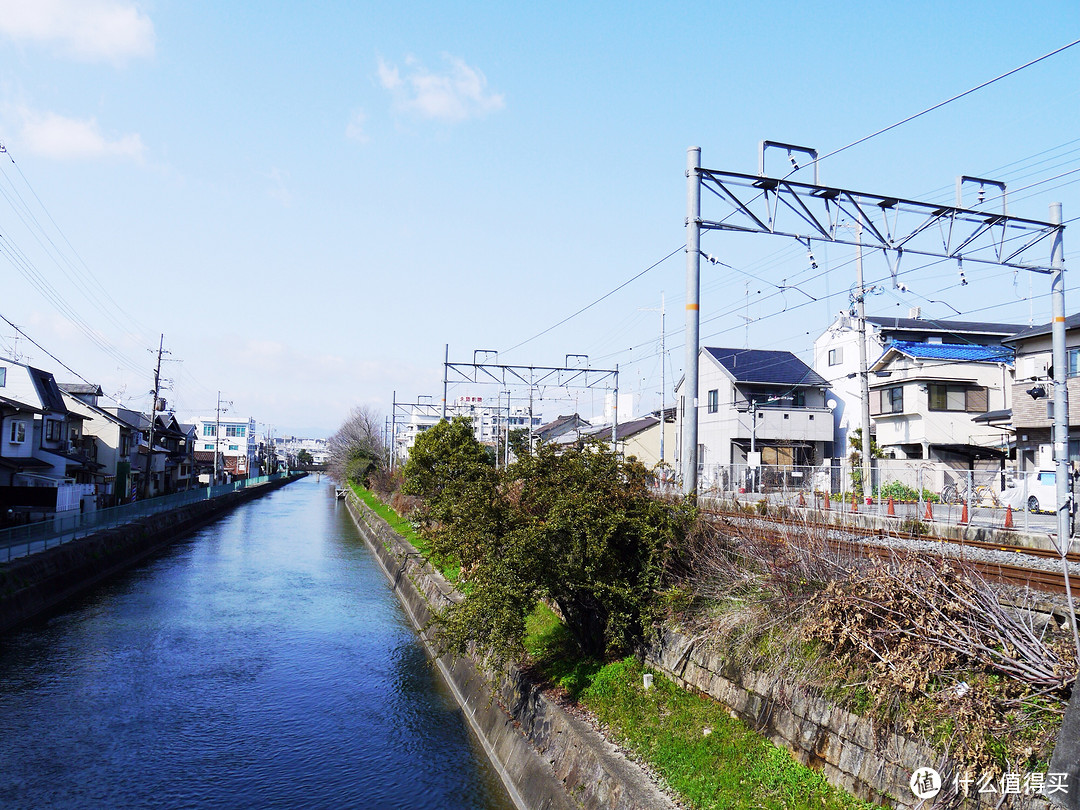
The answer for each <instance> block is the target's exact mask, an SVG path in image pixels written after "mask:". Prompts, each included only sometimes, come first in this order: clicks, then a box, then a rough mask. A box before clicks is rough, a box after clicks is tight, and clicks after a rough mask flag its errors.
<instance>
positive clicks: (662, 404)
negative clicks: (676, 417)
mask: <svg viewBox="0 0 1080 810" xmlns="http://www.w3.org/2000/svg"><path fill="white" fill-rule="evenodd" d="M641 311H642V312H659V313H660V463H661V464H662V463H663V462H664V409H665V406H666V404H667V403H666V396H667V378H666V377H665V376H664V363H665V362H666V360H667V356H666V354H665V352H664V293H663V291H661V292H660V309H656V308H655V307H641Z"/></svg>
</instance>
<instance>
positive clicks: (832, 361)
mask: <svg viewBox="0 0 1080 810" xmlns="http://www.w3.org/2000/svg"><path fill="white" fill-rule="evenodd" d="M843 362H844V348H843V347H842V346H840V347H837V348H835V349H829V365H830V366H838V365H840V364H841V363H843Z"/></svg>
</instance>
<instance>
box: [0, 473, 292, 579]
mask: <svg viewBox="0 0 1080 810" xmlns="http://www.w3.org/2000/svg"><path fill="white" fill-rule="evenodd" d="M287 477H288V475H287V474H286V473H275V474H273V475H260V476H257V477H255V478H246V479H244V480H242V481H233V482H232V483H229V484H218V485H217V486H213V487H200V488H199V489H189V490H187V491H186V492H174V493H173V494H172V495H162V496H161V497H159V498H149V499H147V500H144V501H135V502H134V503H126V504H123V505H121V506H112V507H109V508H108V509H95V510H94V511H91V512H72V513H70V514H68V513H60V514H58V515H56V516H55V517H53V518H50V519H48V520H44V521H39V522H37V523H28V524H26V525H24V526H12V527H10V528H7V529H0V559H2V560H3V561H4V562H8V561H10V560H11V559H12V558H14V557H22V556H25V555H28V554H32V553H35V552H38V551H44V550H45V549H47V548H52V547H53V546H58V545H60V544H61V543H67V542H69V541H71V540H75V539H77V538H79V537H85V536H86V535H88V534H93V533H94V532H99V531H101V530H103V529H110V528H113V527H114V526H122V525H124V524H126V523H131V522H133V521H136V520H138V519H139V518H142V517H146V516H147V515H156V514H157V513H159V512H167V511H168V510H170V509H176V508H178V507H181V506H187V505H188V504H192V503H199V502H200V501H208V500H212V499H213V498H218V497H220V496H222V495H227V494H229V493H230V492H238V491H239V490H242V489H248V488H250V487H255V486H260V485H262V484H266V483H269V482H270V481H278V480H280V479H282V478H287Z"/></svg>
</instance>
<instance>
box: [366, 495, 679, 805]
mask: <svg viewBox="0 0 1080 810" xmlns="http://www.w3.org/2000/svg"><path fill="white" fill-rule="evenodd" d="M346 503H347V505H348V508H349V511H350V513H351V515H352V517H353V519H354V520H355V522H356V525H357V527H358V528H359V529H360V533H361V536H362V537H363V538H364V541H365V542H366V543H367V545H368V548H369V549H370V550H371V551H372V553H373V554H374V555H375V557H376V559H377V560H378V561H379V565H380V566H381V568H382V570H383V573H384V574H385V575H386V577H387V579H388V580H389V581H390V583H391V585H392V587H393V590H394V593H395V594H396V595H397V597H398V599H399V601H400V602H401V604H402V605H403V606H404V607H405V610H406V612H407V613H408V615H409V618H410V621H411V622H412V624H413V626H414V627H415V628H416V630H417V632H418V633H419V634H420V637H421V639H422V640H423V642H424V645H425V647H426V648H427V650H428V653H429V655H431V657H432V659H433V660H434V661H435V663H436V666H437V667H438V670H439V672H440V673H441V675H442V677H443V679H444V680H445V681H446V683H447V684H448V685H449V686H450V688H451V690H452V691H453V693H454V697H455V699H456V700H457V702H458V704H459V705H460V706H461V708H462V711H463V713H464V715H465V717H466V718H467V720H468V722H469V725H470V726H471V727H472V729H473V731H474V732H475V734H476V735H477V737H478V738H479V739H480V740H481V742H482V744H483V747H484V751H485V753H486V754H487V755H488V757H489V758H490V759H491V761H492V763H493V764H494V765H495V767H496V769H497V771H498V773H499V776H500V778H501V779H502V780H503V783H504V784H505V785H506V787H507V790H508V792H509V793H510V795H511V798H512V799H513V801H514V803H515V805H516V806H517V807H518V808H519V810H541V809H542V810H563V809H564V808H566V810H569V809H570V808H605V810H635V809H636V808H649V810H666V809H667V808H674V804H673V803H672V802H671V800H670V799H669V798H668V797H667V796H666V795H664V794H663V793H662V792H661V791H660V790H659V789H658V788H657V786H656V785H655V784H654V783H653V782H652V781H651V780H650V779H649V777H648V776H647V775H646V774H645V772H644V771H643V770H642V769H641V768H640V767H638V766H637V765H636V764H635V763H633V762H631V761H630V760H628V759H627V758H626V757H625V756H624V755H623V754H622V753H621V752H620V751H619V750H618V749H617V748H616V747H615V746H614V745H613V744H612V743H611V742H610V741H608V740H607V739H606V738H604V737H603V736H602V735H601V734H600V733H599V732H597V731H596V730H595V729H594V728H593V727H592V726H590V725H589V724H587V723H585V722H583V721H581V720H579V719H578V718H576V717H574V716H573V715H572V714H570V713H569V712H567V711H566V710H564V709H563V708H562V707H561V706H559V705H558V704H557V703H555V702H554V701H552V700H551V699H549V698H548V697H547V696H546V695H545V694H544V693H543V692H542V691H541V689H540V688H539V687H538V686H537V685H536V684H535V683H532V682H531V681H530V680H529V679H528V678H526V677H525V676H524V675H523V674H522V673H521V672H520V671H519V670H517V669H516V668H515V667H510V668H509V669H508V670H507V671H506V672H503V673H492V672H490V671H486V670H484V669H483V668H482V667H480V666H479V665H478V664H477V662H476V661H474V660H472V659H471V658H465V657H461V658H457V659H453V658H451V657H450V656H448V655H444V656H439V655H437V651H436V650H435V648H434V646H433V642H432V637H431V633H430V632H429V631H427V630H425V628H426V627H427V625H428V623H429V621H430V619H431V617H432V614H433V612H434V611H437V610H439V609H440V608H442V607H445V606H446V605H447V604H449V603H450V602H451V601H455V600H458V599H460V598H461V596H460V594H458V593H457V591H455V590H454V588H453V586H452V585H451V584H450V583H449V582H447V581H446V579H445V578H444V577H443V576H442V575H441V574H440V573H439V572H438V571H436V570H434V569H433V568H432V567H431V566H430V565H428V564H426V563H425V562H424V561H423V560H422V559H421V558H420V555H419V553H418V552H417V551H416V549H415V548H413V547H412V545H410V544H409V543H408V542H407V541H405V539H404V538H402V537H401V536H400V535H399V534H397V533H396V532H394V531H393V530H392V529H391V528H390V526H389V525H388V524H387V523H386V522H385V521H384V520H383V519H382V518H380V517H379V516H378V515H376V514H375V513H374V512H373V511H372V510H371V509H370V508H369V507H368V506H367V505H366V504H364V503H363V502H362V501H360V500H359V499H358V498H357V497H356V495H355V493H353V492H351V491H350V493H349V495H348V498H347V500H346Z"/></svg>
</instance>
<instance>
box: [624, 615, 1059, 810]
mask: <svg viewBox="0 0 1080 810" xmlns="http://www.w3.org/2000/svg"><path fill="white" fill-rule="evenodd" d="M645 660H646V663H647V664H649V665H650V666H652V667H655V668H656V669H657V670H659V671H661V672H663V673H664V674H666V675H667V676H668V677H670V678H672V679H673V680H674V681H675V682H676V683H679V684H681V685H683V686H685V687H689V688H691V689H694V690H696V691H698V692H702V693H704V694H707V695H709V696H711V697H713V698H716V699H717V700H719V701H720V702H721V703H723V704H724V705H725V706H727V707H728V708H730V709H731V710H732V711H733V712H734V713H735V714H737V715H738V716H739V717H740V718H742V719H743V720H744V721H746V722H747V723H749V724H750V725H752V726H754V727H755V728H757V729H759V730H760V731H761V732H762V733H764V734H766V735H767V736H768V737H769V738H770V739H771V740H772V741H773V742H774V743H776V744H777V745H780V746H783V747H785V748H787V749H788V750H789V751H791V752H792V754H793V755H794V756H795V758H796V759H798V760H799V761H800V762H802V763H804V764H806V765H809V766H810V767H812V768H815V769H817V770H820V771H822V772H823V773H824V775H825V777H826V778H827V779H828V780H829V782H831V783H832V784H834V785H837V786H839V787H842V788H843V789H844V790H846V791H848V792H849V793H851V794H852V795H854V796H858V797H859V798H862V799H865V800H867V801H872V802H874V803H877V804H882V805H883V806H886V807H898V808H912V809H914V808H916V807H918V808H924V810H925V808H929V807H931V806H932V803H931V802H926V803H923V804H920V802H919V800H918V799H916V798H915V797H914V795H913V794H912V792H911V790H910V788H909V781H910V779H911V774H912V773H913V772H914V771H915V770H916V769H918V768H920V767H923V766H929V767H933V768H936V769H938V770H945V769H944V768H943V758H942V756H941V755H940V754H939V753H938V752H937V751H935V750H934V749H933V748H931V747H929V746H926V745H924V744H923V743H921V742H920V741H918V740H916V739H914V738H911V737H907V736H904V735H901V734H896V733H893V732H892V731H890V730H888V729H883V728H880V727H879V726H877V725H876V724H875V723H874V722H873V721H872V720H869V719H867V718H865V717H860V716H858V715H855V714H852V713H851V712H848V711H845V710H844V709H841V708H840V707H838V706H834V705H833V704H832V703H830V702H829V701H827V700H825V699H824V698H821V697H815V696H812V695H809V694H807V693H806V692H805V691H804V690H802V689H800V688H797V687H792V686H791V685H789V684H786V683H784V682H783V681H782V680H779V679H777V678H775V677H773V676H770V675H765V674H762V673H758V672H739V671H736V670H734V669H733V668H732V667H731V666H729V665H727V664H726V663H725V661H724V660H723V659H722V658H721V657H720V656H718V655H715V654H712V653H710V652H708V651H706V650H703V649H700V648H699V647H697V645H695V644H694V642H693V641H692V640H691V639H688V638H686V637H685V636H683V635H681V634H680V633H678V632H676V631H674V630H670V629H668V630H664V631H663V632H662V633H661V635H660V637H659V638H658V639H656V640H655V641H654V642H653V643H652V644H651V645H650V646H649V647H648V648H646V650H645ZM991 798H992V799H993V801H992V802H988V803H986V804H984V805H978V804H976V803H975V802H970V804H969V806H970V807H973V808H974V807H983V806H985V807H996V806H998V805H997V800H998V799H1000V798H1001V797H1000V796H998V795H993V796H992V797H991ZM1010 799H1011V803H1008V804H1005V805H1002V806H1004V807H1011V808H1025V810H1049V808H1050V807H1051V805H1050V803H1049V802H1047V801H1046V800H1044V799H1042V798H1038V799H1036V798H1033V797H1019V796H1011V797H1010Z"/></svg>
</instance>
